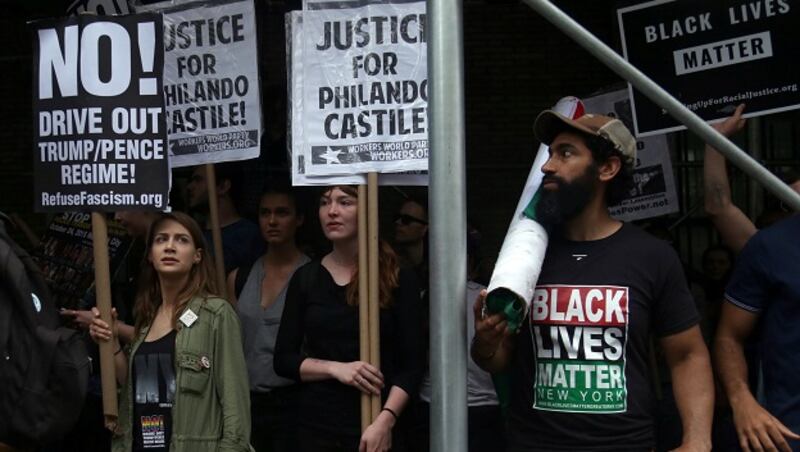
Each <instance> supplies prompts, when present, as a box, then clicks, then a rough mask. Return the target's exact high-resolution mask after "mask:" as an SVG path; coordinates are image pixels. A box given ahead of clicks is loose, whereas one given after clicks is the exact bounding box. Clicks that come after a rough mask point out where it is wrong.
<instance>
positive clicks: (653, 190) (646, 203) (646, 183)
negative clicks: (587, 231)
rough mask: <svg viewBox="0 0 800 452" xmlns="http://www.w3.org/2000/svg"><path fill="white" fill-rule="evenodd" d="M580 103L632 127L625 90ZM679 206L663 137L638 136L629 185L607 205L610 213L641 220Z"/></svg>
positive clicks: (670, 211) (669, 159) (671, 211)
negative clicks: (616, 201)
mask: <svg viewBox="0 0 800 452" xmlns="http://www.w3.org/2000/svg"><path fill="white" fill-rule="evenodd" d="M583 103H584V105H585V106H586V111H588V112H592V113H600V114H603V115H606V116H611V117H613V118H618V119H619V120H620V121H622V122H623V123H624V124H625V126H626V127H628V128H629V129H630V130H633V128H632V127H633V115H632V114H631V105H630V98H629V97H628V90H624V89H621V90H617V91H612V92H609V93H606V94H601V95H598V96H593V97H589V98H587V99H584V101H583ZM679 207H680V206H679V205H678V192H677V188H676V186H675V178H674V176H673V174H672V160H671V157H670V152H669V143H668V142H667V137H666V136H664V135H656V136H648V137H638V139H637V140H636V163H635V166H634V169H633V186H632V187H631V191H630V192H629V193H628V195H627V196H626V197H625V199H623V200H622V201H621V202H620V203H619V204H616V205H613V206H609V208H608V210H609V212H610V213H611V216H612V217H614V218H616V219H618V220H621V221H634V220H642V219H645V218H652V217H657V216H660V215H667V214H670V213H675V212H677V211H678V210H679Z"/></svg>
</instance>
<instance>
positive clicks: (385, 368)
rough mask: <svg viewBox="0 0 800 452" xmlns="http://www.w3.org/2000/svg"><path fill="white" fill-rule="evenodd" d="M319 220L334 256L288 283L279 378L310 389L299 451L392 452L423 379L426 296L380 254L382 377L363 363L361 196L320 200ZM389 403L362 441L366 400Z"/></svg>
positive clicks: (385, 251)
mask: <svg viewBox="0 0 800 452" xmlns="http://www.w3.org/2000/svg"><path fill="white" fill-rule="evenodd" d="M319 219H320V222H321V223H322V230H323V232H324V234H325V237H327V238H328V240H330V241H331V243H332V245H333V250H332V251H331V252H330V253H329V254H327V255H325V256H324V257H323V258H322V260H321V261H318V260H317V261H312V262H310V263H308V264H306V265H305V266H303V267H301V268H300V269H298V270H297V272H296V273H295V274H294V276H293V277H292V280H291V281H290V283H289V290H288V294H287V297H286V306H285V308H284V312H283V318H282V319H281V327H280V330H279V332H278V340H277V343H276V346H275V371H276V372H277V373H278V374H279V375H283V376H285V377H288V378H293V379H295V380H297V381H302V382H303V385H302V386H301V389H300V394H299V401H298V404H299V406H298V415H299V416H298V417H299V430H300V432H299V437H300V442H301V445H300V446H301V447H300V450H301V451H303V452H305V451H309V452H310V451H314V452H318V451H347V452H353V451H356V450H359V451H366V452H373V451H387V450H390V449H391V447H392V429H393V427H394V426H395V423H396V422H397V420H398V417H399V416H400V415H401V413H402V411H403V408H404V407H405V406H406V404H407V403H408V400H409V398H410V397H413V396H415V395H416V391H417V386H418V384H419V381H420V379H421V377H422V372H423V370H424V346H423V342H422V332H421V331H420V325H421V323H420V317H419V316H420V312H419V289H418V287H417V283H416V280H415V277H414V274H413V272H411V271H406V270H403V271H401V270H399V268H398V265H397V258H396V256H395V254H394V252H393V251H392V250H391V248H390V247H389V246H388V245H386V244H384V243H382V244H381V249H380V306H381V312H380V328H381V337H380V347H381V368H380V369H377V368H375V367H374V366H372V365H370V364H368V363H365V362H362V361H359V331H358V328H359V322H358V294H357V280H358V278H357V277H356V273H357V264H358V252H359V250H358V193H357V191H356V190H355V188H354V187H349V186H336V187H332V188H329V189H327V190H326V191H325V192H324V193H323V194H322V196H321V198H320V205H319ZM361 392H363V393H368V394H369V393H373V394H381V395H382V399H383V402H384V403H383V410H382V411H381V412H380V415H379V416H378V418H377V419H376V420H375V421H374V422H373V423H372V424H371V425H370V426H369V427H368V428H367V429H366V430H365V431H364V432H363V434H362V433H361V428H360V419H361V417H360V414H359V413H360V404H359V398H360V396H359V394H360V393H361Z"/></svg>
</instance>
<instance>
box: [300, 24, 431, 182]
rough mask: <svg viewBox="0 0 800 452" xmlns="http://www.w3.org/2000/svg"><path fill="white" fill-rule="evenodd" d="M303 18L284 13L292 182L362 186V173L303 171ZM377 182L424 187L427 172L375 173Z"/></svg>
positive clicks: (304, 162)
mask: <svg viewBox="0 0 800 452" xmlns="http://www.w3.org/2000/svg"><path fill="white" fill-rule="evenodd" d="M302 42H303V21H302V13H301V12H300V11H293V12H291V13H288V14H287V15H286V56H287V64H286V67H287V68H288V70H289V76H288V77H287V79H288V81H289V85H288V90H287V92H288V93H289V109H290V112H289V121H290V124H291V127H290V133H289V136H288V144H289V153H290V155H291V158H290V161H291V168H292V185H294V186H325V185H340V184H341V185H361V184H366V183H367V177H366V175H364V174H343V175H334V176H315V175H309V174H307V173H306V159H305V155H304V154H303V143H304V142H303V138H304V134H303V45H302ZM378 184H379V185H405V186H420V185H421V186H427V185H428V173H427V171H408V172H402V173H385V174H379V175H378Z"/></svg>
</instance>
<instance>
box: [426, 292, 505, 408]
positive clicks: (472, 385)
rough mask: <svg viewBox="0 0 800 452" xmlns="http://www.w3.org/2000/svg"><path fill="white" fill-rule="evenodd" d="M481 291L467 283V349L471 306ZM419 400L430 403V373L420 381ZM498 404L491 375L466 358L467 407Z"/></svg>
mask: <svg viewBox="0 0 800 452" xmlns="http://www.w3.org/2000/svg"><path fill="white" fill-rule="evenodd" d="M483 289H485V287H484V286H482V285H480V284H478V283H476V282H473V281H468V282H467V300H466V301H467V347H469V343H470V342H471V341H472V336H474V335H475V314H474V312H473V311H472V305H473V303H475V300H476V299H477V298H478V294H479V293H480V291H481V290H483ZM419 398H420V399H422V400H424V401H426V402H428V403H430V401H431V374H430V371H428V372H426V373H425V377H424V378H423V379H422V385H421V386H420V388H419ZM499 404H500V402H499V401H498V400H497V393H496V392H495V390H494V382H492V375H491V374H490V373H488V372H486V371H485V370H483V369H481V368H480V367H478V365H477V364H475V361H473V360H472V357H471V356H470V357H468V358H467V405H468V406H482V405H499Z"/></svg>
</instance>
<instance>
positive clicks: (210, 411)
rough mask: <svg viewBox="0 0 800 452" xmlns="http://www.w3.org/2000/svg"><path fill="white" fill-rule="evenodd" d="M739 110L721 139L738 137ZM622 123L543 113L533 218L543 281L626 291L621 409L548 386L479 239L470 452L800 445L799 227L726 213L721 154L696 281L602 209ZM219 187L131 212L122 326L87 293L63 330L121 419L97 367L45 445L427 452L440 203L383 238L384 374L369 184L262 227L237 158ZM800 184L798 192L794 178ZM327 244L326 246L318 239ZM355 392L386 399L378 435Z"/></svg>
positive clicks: (273, 210)
mask: <svg viewBox="0 0 800 452" xmlns="http://www.w3.org/2000/svg"><path fill="white" fill-rule="evenodd" d="M742 110H743V106H740V108H738V109H737V111H736V113H735V114H734V115H733V116H732V117H731V118H729V119H728V120H726V121H724V122H722V123H720V124H719V125H717V126H716V128H717V130H718V131H720V132H721V133H723V134H725V135H727V136H730V135H732V134H734V133H735V132H737V131H738V130H740V129H741V128H742V127H743V125H744V119H742V117H741V115H742ZM618 122H619V121H616V123H618ZM615 127H616V125H615V121H614V120H612V119H611V118H605V117H602V116H597V115H588V118H586V119H584V120H579V121H568V120H565V119H564V118H560V117H558V116H556V115H555V114H553V113H543V115H542V116H540V117H539V118H538V119H537V123H536V134H537V137H538V138H539V140H540V141H542V142H544V143H547V144H549V145H550V146H551V155H550V159H549V160H548V162H547V164H546V165H545V167H544V168H543V172H544V173H545V178H544V181H543V188H544V192H543V194H542V197H541V199H539V204H538V205H537V207H536V216H537V221H539V222H541V223H542V224H543V225H545V226H546V227H547V228H548V231H549V232H550V235H551V240H550V245H549V247H548V251H547V256H546V258H545V264H544V267H543V271H542V275H541V276H540V280H539V286H540V287H547V288H550V289H547V290H551V289H552V290H555V288H557V287H585V286H586V285H587V284H595V285H596V284H600V283H602V284H603V287H606V288H608V287H616V286H620V285H625V287H630V291H629V293H627V294H626V295H625V297H626V303H627V304H626V307H625V310H626V315H628V316H631V319H632V320H630V322H629V323H626V324H625V325H624V327H625V328H626V333H625V341H629V345H623V347H628V348H629V349H628V351H627V352H626V353H627V355H625V358H623V359H624V360H625V370H624V372H626V375H627V377H623V378H627V380H626V382H625V383H624V385H625V386H624V387H625V395H624V397H625V401H626V402H625V407H624V409H623V410H622V411H620V410H616V409H609V410H608V411H607V412H606V411H603V409H602V408H597V407H600V405H596V408H597V409H598V410H599V411H600V412H601V413H600V414H598V413H591V412H589V411H591V409H594V408H586V410H587V411H581V410H580V409H573V410H569V409H563V407H562V408H557V403H555V402H552V401H545V400H544V399H542V398H540V397H541V396H539V395H537V394H536V393H535V391H534V384H533V383H534V381H536V383H537V384H539V383H541V381H542V380H541V378H542V377H541V375H538V376H536V375H534V372H533V370H534V369H538V370H537V372H542V369H543V367H541V363H539V367H538V368H537V367H536V366H537V364H536V360H537V358H541V357H547V358H553V355H544V354H542V353H543V352H547V350H543V347H545V345H546V344H545V345H543V344H544V342H542V341H543V339H542V337H540V336H539V334H540V333H539V331H540V328H545V327H548V326H547V324H546V323H537V322H536V321H533V320H532V321H531V322H523V323H524V325H523V327H522V331H521V332H520V333H519V334H515V332H512V331H510V330H509V329H508V328H507V322H506V319H505V318H504V316H503V315H502V314H492V313H490V312H487V311H486V307H485V301H484V300H485V296H486V293H485V290H484V289H485V286H484V285H482V284H481V283H486V281H485V280H484V278H482V277H481V276H479V272H478V269H479V268H480V261H481V253H480V239H481V237H480V232H479V231H478V230H477V229H475V227H473V226H470V227H469V230H468V234H467V237H468V242H467V243H466V244H465V246H466V247H467V254H468V258H469V263H468V269H469V275H468V285H467V299H466V300H465V311H466V312H467V317H468V319H467V323H468V332H467V338H466V339H465V340H467V341H468V342H469V343H470V344H471V356H470V359H469V362H468V369H467V370H468V373H467V375H468V377H467V378H468V394H467V397H468V406H469V412H468V420H469V429H468V432H469V438H468V443H469V451H470V452H480V451H500V452H502V451H504V450H509V451H522V450H537V451H538V450H642V451H644V450H653V448H655V450H659V451H660V450H672V449H676V450H710V448H711V446H712V445H713V446H714V448H715V450H738V449H739V448H741V449H743V450H782V451H792V450H794V451H797V450H800V442H799V440H800V436H798V435H797V433H798V429H800V389H799V390H797V392H792V391H793V389H792V388H797V383H796V382H797V381H798V377H800V373H798V370H799V369H800V355H798V353H800V351H798V350H800V346H798V343H797V337H796V336H797V334H798V333H796V332H794V333H793V332H791V331H797V330H796V328H794V326H793V325H796V321H797V320H798V315H797V312H798V310H800V304H798V302H799V301H800V283H799V281H798V280H800V277H798V275H797V272H796V268H797V262H798V261H799V260H800V250H798V245H797V244H798V243H800V241H798V240H797V237H798V233H800V223H798V221H800V219H798V216H796V215H795V216H792V215H791V214H790V213H789V212H788V211H784V210H779V211H777V212H766V213H765V214H764V215H763V216H762V217H763V218H765V221H766V222H770V223H774V225H773V226H772V227H769V228H767V229H764V230H762V231H759V229H757V228H756V223H755V222H753V221H751V220H750V219H749V218H748V217H747V216H746V215H744V214H743V213H742V211H741V210H740V209H738V208H737V207H736V206H735V205H734V204H733V203H732V201H731V196H730V184H729V181H728V178H727V172H726V169H725V160H724V158H722V156H721V155H720V154H719V153H718V152H717V151H715V150H714V149H712V148H710V147H708V148H707V149H706V157H705V167H704V176H705V207H706V211H707V213H708V216H709V218H710V219H711V221H712V223H713V224H714V226H715V228H716V229H717V231H718V234H719V237H720V243H715V244H712V245H711V246H710V247H709V248H708V249H707V250H706V251H705V252H704V254H703V259H702V271H701V272H691V271H687V269H686V268H685V267H686V266H685V265H684V264H682V263H681V262H680V261H679V259H678V257H677V253H676V252H675V251H674V249H672V247H670V246H669V245H668V244H666V243H664V241H663V240H659V239H658V238H655V237H654V236H653V235H655V236H661V237H660V238H666V237H664V236H663V234H658V233H657V231H655V230H653V231H649V232H652V233H653V235H649V234H647V233H645V232H644V231H643V230H641V229H639V228H638V227H636V226H633V225H628V224H623V223H620V222H618V221H616V220H614V219H612V218H611V217H610V216H608V211H607V206H608V205H609V203H614V202H616V201H617V198H619V197H620V196H623V195H624V193H625V189H626V187H627V185H626V184H627V183H628V182H629V179H628V178H629V176H630V171H631V169H632V166H631V165H632V162H633V161H635V145H634V146H633V147H631V142H630V140H632V137H631V136H630V134H629V133H628V132H627V129H625V130H624V131H619V130H618V129H617V130H614V128H615ZM623 127H624V126H623ZM607 130H611V132H610V134H609V132H607ZM601 131H606V132H604V133H601ZM216 179H217V180H216V188H217V190H216V193H209V192H208V190H207V181H206V172H205V169H204V168H203V167H198V168H196V169H194V170H193V171H192V172H191V175H190V176H189V181H188V185H187V186H186V190H185V195H186V197H185V204H184V205H185V206H186V209H185V210H186V211H187V213H181V212H173V213H163V214H162V213H153V212H133V211H126V212H118V213H117V214H116V219H117V220H118V221H119V222H120V223H121V225H122V226H123V227H124V228H125V229H126V231H127V232H128V234H129V235H130V236H131V237H133V238H134V241H133V245H132V246H131V251H130V252H129V253H128V254H127V257H126V259H125V261H124V262H123V264H122V266H121V267H120V268H119V269H118V270H117V271H116V273H115V274H114V275H113V277H112V302H113V304H114V307H115V308H114V312H113V321H112V322H111V323H110V324H109V323H106V322H104V321H102V320H101V319H100V317H99V311H98V310H97V308H95V307H94V296H93V289H92V290H90V291H89V293H87V296H86V297H84V299H83V300H80V302H76V307H75V308H74V309H64V310H62V317H63V320H64V321H65V322H69V323H70V324H71V325H73V326H74V327H75V328H78V329H82V330H85V331H87V333H88V335H87V336H88V338H90V339H88V338H87V345H88V346H89V348H90V349H93V350H94V354H95V356H96V345H95V343H101V342H107V341H110V342H111V344H112V348H113V349H114V363H115V367H116V373H117V380H118V384H119V387H120V392H119V394H120V406H119V413H120V416H119V422H118V423H117V424H116V425H114V426H113V431H112V432H110V431H108V430H107V429H106V428H105V427H104V424H103V414H102V404H101V398H100V397H101V396H100V384H99V381H100V380H99V373H98V372H97V369H95V375H93V377H92V378H91V380H90V388H89V393H88V396H87V399H86V402H85V404H84V406H83V409H82V414H81V418H80V420H79V422H78V423H77V425H76V426H75V428H74V429H73V431H72V432H71V433H70V434H69V435H67V437H65V438H64V440H63V441H61V442H59V443H58V444H50V445H46V446H44V448H43V450H46V451H52V452H60V451H73V450H74V451H105V450H115V451H116V450H119V451H131V450H133V451H137V452H138V451H145V450H147V451H159V450H163V451H166V450H175V451H183V450H185V451H203V450H209V451H216V450H230V451H236V450H239V451H248V450H251V447H252V448H253V449H254V450H256V451H257V452H261V451H308V452H312V451H370V452H371V451H385V450H396V451H408V452H417V451H426V450H428V449H429V442H430V432H429V420H430V402H431V397H432V394H431V392H432V387H431V381H430V376H429V373H428V352H427V350H428V343H429V341H430V332H429V329H430V328H431V327H434V326H431V325H429V321H428V307H429V297H428V292H429V290H428V287H429V284H430V281H429V280H428V276H429V268H428V243H427V240H428V237H427V233H428V203H427V198H426V197H425V196H424V195H421V196H420V194H421V193H415V194H414V195H413V196H406V198H405V200H404V201H403V202H402V203H401V205H400V208H399V209H398V211H397V212H396V214H395V215H394V216H393V217H392V218H393V229H392V230H390V231H388V232H387V231H383V234H382V235H384V236H385V237H386V239H387V240H381V242H380V258H379V261H380V265H379V281H380V290H379V292H380V297H379V298H380V307H381V313H380V331H381V334H380V341H379V342H380V348H381V357H382V358H381V365H380V366H373V365H371V364H369V363H367V362H363V361H361V360H360V358H359V357H360V354H359V333H358V329H359V321H358V293H357V292H358V291H357V288H358V253H359V252H360V250H359V248H358V191H357V190H356V189H355V188H354V187H350V186H332V187H325V188H323V189H317V190H311V189H298V188H293V187H291V186H290V184H289V183H288V181H287V180H283V179H282V178H280V177H275V176H273V177H270V179H269V180H268V182H267V184H266V186H265V188H264V189H263V191H262V193H261V195H260V199H259V202H258V206H257V218H256V220H257V221H251V220H250V219H247V218H244V217H243V216H242V215H240V213H239V212H240V211H252V210H253V209H252V206H248V207H244V208H242V207H243V206H239V205H237V203H238V200H239V199H241V198H242V196H241V193H240V192H239V190H240V188H241V185H242V182H243V178H242V173H241V164H235V163H234V164H224V165H217V168H216ZM787 183H788V184H790V185H791V186H792V187H793V188H796V189H798V191H800V182H799V181H797V180H792V179H788V180H787ZM209 196H215V197H216V199H217V204H218V206H219V219H220V227H221V232H222V249H223V254H224V267H225V273H226V283H227V287H226V288H225V289H226V290H225V292H226V293H227V297H226V299H222V298H220V297H219V294H220V293H221V288H219V287H216V279H215V277H214V268H213V265H212V262H213V258H212V254H213V247H212V246H211V243H212V242H211V236H212V235H211V222H210V218H209V216H208V198H209ZM502 221H506V220H502ZM758 226H760V227H761V226H764V227H766V226H765V225H763V224H759V225H758ZM313 235H315V236H320V235H321V236H324V240H323V241H322V243H321V244H320V245H321V246H315V245H314V243H315V242H316V241H315V240H314V239H312V238H311V236H313ZM598 287H599V286H598ZM543 294H544V295H542V296H546V293H544V292H543ZM540 295H541V294H540ZM476 300H477V301H476ZM587 303H588V302H587ZM541 306H546V305H541ZM532 309H533V310H534V311H535V310H536V309H537V308H536V307H534V308H532ZM542 309H545V310H546V309H547V308H546V307H545V308H542ZM587 309H589V308H587ZM587 312H588V311H587ZM534 313H535V312H534ZM539 313H540V314H541V312H539ZM587 315H588V314H587ZM531 316H532V317H531V318H533V317H534V314H531ZM539 320H541V319H539ZM626 322H628V321H627V320H626ZM792 322H794V323H792ZM550 328H556V327H553V326H550ZM559 328H562V327H559ZM578 328H580V327H578ZM553 331H562V330H561V329H554V330H553ZM563 331H567V330H566V329H564V330H563ZM570 331H575V330H570ZM554 334H555V336H552V337H545V339H544V341H545V342H546V343H547V344H550V345H551V346H553V345H554V343H553V342H548V341H556V340H557V335H558V334H571V333H558V332H557V333H554ZM610 334H612V335H613V334H614V333H613V332H612V333H610ZM608 335H609V333H608V332H607V333H606V337H607V336H608ZM533 337H536V339H535V340H530V338H533ZM618 339H619V338H618ZM620 340H621V339H620ZM534 343H535V345H534ZM609 343H610V344H614V343H615V342H614V341H613V340H611V341H610V342H609ZM708 350H711V351H712V352H714V356H715V361H714V366H713V373H712V365H711V360H710V355H709V353H708ZM551 352H552V353H555V350H552V351H551ZM583 353H584V355H586V356H584V355H581V356H582V357H583V358H584V359H586V358H587V356H588V355H589V351H584V352H583ZM534 356H535V357H534ZM543 362H544V361H543ZM97 367H99V366H97ZM587 378H589V377H587ZM597 378H598V383H601V377H600V375H599V374H598V375H597ZM612 380H613V378H612ZM587 381H588V380H587ZM362 393H363V394H375V395H380V396H381V400H382V405H381V407H382V409H381V411H380V414H379V415H378V417H377V418H375V419H374V420H373V421H372V423H371V424H370V425H369V426H368V427H367V428H366V429H365V430H364V431H363V432H362V430H361V423H360V419H361V418H360V404H359V400H360V394H362ZM551 402H552V403H553V405H552V406H548V405H547V403H551ZM531 406H534V407H539V408H541V409H534V410H532V409H531ZM575 406H578V405H575ZM586 406H587V407H589V405H586ZM609 406H611V404H610V405H609ZM654 425H655V427H654Z"/></svg>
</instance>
